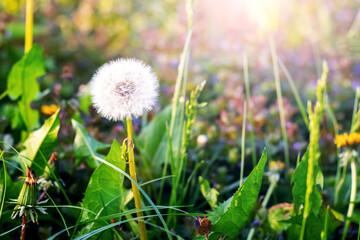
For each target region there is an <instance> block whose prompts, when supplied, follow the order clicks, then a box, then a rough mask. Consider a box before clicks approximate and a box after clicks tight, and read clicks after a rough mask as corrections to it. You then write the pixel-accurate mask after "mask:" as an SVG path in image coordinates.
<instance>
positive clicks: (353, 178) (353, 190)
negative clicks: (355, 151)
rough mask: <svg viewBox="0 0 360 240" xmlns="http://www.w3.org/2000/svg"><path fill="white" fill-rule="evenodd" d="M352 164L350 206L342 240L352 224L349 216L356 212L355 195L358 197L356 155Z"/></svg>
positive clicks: (352, 159)
mask: <svg viewBox="0 0 360 240" xmlns="http://www.w3.org/2000/svg"><path fill="white" fill-rule="evenodd" d="M350 165H351V195H350V203H349V208H348V212H347V220H346V222H345V227H344V231H343V234H342V237H341V240H345V239H346V235H347V230H348V228H349V225H350V220H349V218H350V217H351V216H352V214H353V212H354V208H355V202H354V201H355V197H356V163H355V160H354V157H352V158H351V164H350Z"/></svg>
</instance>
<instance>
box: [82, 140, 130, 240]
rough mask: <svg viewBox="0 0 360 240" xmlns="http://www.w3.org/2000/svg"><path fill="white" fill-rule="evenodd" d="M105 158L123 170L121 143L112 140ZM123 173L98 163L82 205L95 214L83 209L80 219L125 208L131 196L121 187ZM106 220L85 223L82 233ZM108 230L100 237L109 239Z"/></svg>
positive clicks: (90, 218)
mask: <svg viewBox="0 0 360 240" xmlns="http://www.w3.org/2000/svg"><path fill="white" fill-rule="evenodd" d="M105 160H106V161H107V162H109V163H111V164H113V165H115V166H117V167H118V168H120V169H121V170H123V171H125V168H126V159H125V156H124V154H123V149H122V147H121V145H120V144H119V143H118V142H117V141H116V140H114V141H113V143H112V145H111V148H110V151H109V154H108V155H107V156H106V158H105ZM123 182H124V175H122V174H120V173H119V172H118V171H116V170H115V169H113V168H112V167H110V166H108V165H106V164H103V163H102V164H100V165H99V166H98V167H97V168H96V169H95V171H94V172H93V174H92V175H91V178H90V181H89V184H88V186H87V188H86V192H85V197H84V199H83V200H82V206H83V207H84V208H86V209H88V210H90V211H92V212H94V213H96V215H93V214H90V213H89V212H88V211H84V212H83V214H82V217H81V221H82V222H83V221H87V220H94V219H98V218H99V217H101V216H106V215H109V214H114V213H118V212H120V211H121V210H123V209H124V208H125V205H126V204H127V203H128V201H129V200H130V199H131V198H132V194H131V195H129V193H130V192H129V191H128V190H127V189H125V188H124V187H123ZM107 224H108V223H107V222H102V221H100V220H98V221H96V222H93V223H90V224H88V225H86V227H85V228H84V229H83V233H87V232H90V231H92V230H94V229H96V228H100V227H103V226H105V225H107ZM109 233H110V231H106V232H105V233H104V234H105V235H102V236H101V237H102V238H104V239H110V238H111V235H110V236H109V235H108V234H109Z"/></svg>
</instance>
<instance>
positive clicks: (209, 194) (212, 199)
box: [199, 176, 219, 211]
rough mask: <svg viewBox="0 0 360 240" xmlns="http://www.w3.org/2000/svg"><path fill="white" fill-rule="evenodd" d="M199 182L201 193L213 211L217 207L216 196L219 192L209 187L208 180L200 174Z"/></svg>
mask: <svg viewBox="0 0 360 240" xmlns="http://www.w3.org/2000/svg"><path fill="white" fill-rule="evenodd" d="M199 184H200V191H201V193H202V195H203V196H204V198H205V199H206V201H207V202H208V203H209V205H210V207H211V208H212V209H213V210H214V211H215V209H216V208H217V198H218V195H219V192H218V191H217V190H216V189H215V188H211V187H210V185H209V182H208V181H207V180H206V179H204V178H202V177H201V176H200V177H199Z"/></svg>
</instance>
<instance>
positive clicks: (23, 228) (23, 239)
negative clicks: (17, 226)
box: [20, 213, 26, 240]
mask: <svg viewBox="0 0 360 240" xmlns="http://www.w3.org/2000/svg"><path fill="white" fill-rule="evenodd" d="M25 233H26V214H25V213H24V214H23V216H22V226H21V236H20V240H25Z"/></svg>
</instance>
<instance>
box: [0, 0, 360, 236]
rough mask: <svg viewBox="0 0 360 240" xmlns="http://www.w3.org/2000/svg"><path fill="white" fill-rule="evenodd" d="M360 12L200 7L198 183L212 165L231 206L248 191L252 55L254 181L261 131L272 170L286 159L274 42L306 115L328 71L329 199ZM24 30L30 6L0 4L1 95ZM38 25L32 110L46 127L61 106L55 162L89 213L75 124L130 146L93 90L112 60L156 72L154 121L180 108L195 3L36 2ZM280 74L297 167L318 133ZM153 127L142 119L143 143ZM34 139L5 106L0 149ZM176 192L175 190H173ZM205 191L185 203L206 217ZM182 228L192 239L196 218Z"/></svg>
mask: <svg viewBox="0 0 360 240" xmlns="http://www.w3.org/2000/svg"><path fill="white" fill-rule="evenodd" d="M359 6H360V1H353V0H341V1H340V0H339V1H335V0H296V1H295V0H294V1H287V0H212V1H209V0H196V1H195V2H194V21H193V27H194V29H193V38H192V39H191V53H190V64H189V78H188V84H187V91H188V94H187V96H189V92H190V91H191V90H193V89H194V87H195V86H196V85H198V84H199V83H200V82H202V81H203V80H207V83H206V86H205V89H204V90H203V92H202V94H201V97H200V102H207V105H206V106H205V107H203V108H200V109H199V112H198V117H197V121H196V123H195V125H194V129H193V134H192V137H191V142H190V144H189V147H188V152H187V153H188V159H189V161H188V166H189V169H188V174H189V173H191V172H192V169H194V166H195V165H196V164H197V163H198V162H200V161H202V160H205V162H206V163H207V164H204V165H202V166H201V167H200V168H199V174H198V175H202V176H204V178H205V179H208V180H209V181H210V183H211V186H213V187H214V188H216V189H217V190H219V192H220V194H221V196H220V200H219V202H221V201H222V200H225V199H227V198H228V197H230V196H231V193H232V192H233V191H234V190H235V189H236V188H237V187H238V183H239V177H238V176H239V171H240V164H239V163H240V155H241V154H240V152H241V143H240V141H241V137H240V136H241V129H242V121H243V112H244V107H243V106H244V101H245V86H244V67H243V65H244V56H247V60H248V65H249V78H250V92H251V97H250V110H251V114H252V116H253V121H254V125H253V126H251V125H250V124H248V125H247V126H246V143H245V145H246V154H245V175H247V174H248V173H249V172H250V171H251V170H252V164H250V163H251V154H252V150H251V142H250V140H249V139H250V134H251V132H252V130H253V131H254V133H255V145H256V146H255V147H256V155H257V159H258V158H259V156H260V153H261V152H262V150H263V148H264V146H268V151H269V152H268V153H269V158H270V160H273V161H277V160H281V161H283V160H284V144H283V141H282V140H283V139H282V137H281V127H280V118H279V109H278V103H277V94H276V88H275V81H274V71H273V64H272V58H271V51H270V41H271V39H272V40H273V42H274V45H275V48H276V52H277V56H278V58H279V59H280V60H281V62H283V64H284V65H285V67H286V68H287V70H288V72H289V73H290V75H291V76H292V78H293V79H294V83H295V86H296V89H297V90H298V91H299V93H300V98H301V100H302V102H303V104H304V105H305V106H306V102H307V101H308V100H311V101H312V102H314V100H315V99H316V96H315V90H316V82H317V79H318V78H319V77H320V76H321V73H322V61H323V60H325V61H326V62H327V64H328V67H329V74H328V85H327V92H328V104H329V106H330V108H328V109H331V110H332V111H333V115H332V112H331V111H329V110H327V111H326V118H325V119H324V121H323V122H322V126H321V139H320V147H321V153H322V155H321V160H320V161H321V163H320V164H321V167H322V170H323V172H324V175H325V176H329V177H326V179H325V185H326V186H327V187H326V188H325V189H328V190H329V191H331V188H332V187H333V181H334V178H335V172H336V165H337V160H336V146H335V144H334V120H336V121H337V123H338V124H337V126H338V128H339V132H340V133H342V132H344V131H349V126H350V124H351V117H352V111H353V105H354V96H355V90H356V88H357V87H360V80H359V78H360V61H359V57H360V35H359V30H360V14H359ZM24 23H25V0H1V1H0V95H1V93H3V92H4V91H5V90H6V86H7V77H8V74H9V72H10V70H11V67H12V66H13V65H14V63H15V62H17V61H18V60H19V59H20V58H21V57H22V56H23V54H24V36H25V34H24V33H25V24H24ZM34 24H35V26H34V43H36V44H38V45H39V46H40V47H41V49H42V50H43V52H44V55H45V59H46V62H45V63H46V72H47V74H46V75H45V76H44V77H41V78H39V79H38V81H39V83H40V88H41V91H42V94H41V97H39V98H38V99H39V100H37V101H34V102H32V104H31V107H32V108H33V109H37V110H39V112H41V116H40V117H41V122H44V120H45V119H47V118H48V117H49V115H51V113H53V111H51V109H50V110H48V111H44V110H43V108H42V107H43V106H44V105H50V104H55V105H56V106H55V110H56V109H57V106H60V107H61V111H60V122H61V128H60V132H59V135H58V138H59V140H60V141H59V145H58V146H57V147H56V151H57V152H58V153H59V159H62V160H66V161H59V165H60V166H59V172H60V177H61V179H64V181H65V183H66V190H67V193H68V194H69V196H70V197H71V199H72V200H73V202H79V201H81V199H82V198H83V193H84V192H85V189H86V186H87V183H88V180H89V178H90V176H91V172H92V171H93V169H91V168H89V167H87V166H86V161H83V162H81V164H78V163H75V157H74V152H73V139H74V136H75V131H74V130H73V127H72V125H71V119H72V118H74V119H77V120H78V121H79V122H82V124H83V125H84V126H85V128H86V129H87V131H88V132H89V135H90V136H91V137H92V138H94V139H96V140H98V141H101V142H103V143H108V144H110V143H111V142H112V141H113V139H117V140H122V139H124V135H125V131H124V127H123V125H122V123H113V122H109V121H107V120H105V119H101V118H100V116H99V115H98V114H97V113H96V112H95V110H94V109H93V108H92V106H91V98H90V95H89V90H88V87H87V85H86V84H87V83H88V82H89V81H90V79H91V77H92V75H93V74H94V72H95V71H96V69H97V68H98V67H100V66H101V65H102V64H104V63H105V62H107V61H109V60H111V59H115V58H119V57H135V58H139V59H142V60H143V61H144V62H146V63H148V64H149V65H151V66H152V67H153V69H154V71H155V72H156V73H157V75H158V77H159V79H160V83H161V85H160V86H161V89H160V91H161V92H160V101H159V103H158V105H157V106H156V108H155V109H154V111H153V112H151V113H149V114H148V116H147V119H148V120H149V121H150V120H151V119H152V118H153V117H154V116H155V115H156V114H157V113H159V112H160V111H161V110H162V109H164V108H165V107H166V106H167V105H169V104H170V103H171V99H172V96H173V93H174V87H175V81H176V76H177V68H178V65H179V60H180V54H181V52H182V49H183V47H184V43H185V39H186V34H187V16H186V1H175V0H163V1H154V0H149V1H142V0H133V1H126V0H106V1H105V0H103V1H101V0H81V1H80V0H35V13H34ZM279 74H280V80H281V90H282V94H283V104H284V108H285V123H286V132H287V136H288V142H289V151H290V160H291V162H292V166H295V163H296V159H297V156H298V154H299V153H300V154H303V153H304V152H305V150H306V147H307V144H308V137H309V136H308V130H307V127H306V125H305V123H304V121H303V118H302V116H301V113H300V111H299V107H298V105H297V103H296V101H295V97H294V93H293V92H292V90H291V88H290V85H289V83H288V81H287V78H286V75H285V72H284V70H283V69H282V68H279ZM333 117H335V118H333ZM145 119H146V118H145ZM144 123H146V121H142V120H141V119H135V120H134V129H135V131H136V132H137V133H139V132H140V131H141V127H142V126H143V124H144ZM24 129H25V128H24V126H23V123H22V122H21V119H20V115H19V111H18V108H17V105H16V103H15V102H13V101H11V100H10V99H9V98H7V97H5V98H4V99H2V100H1V103H0V140H2V141H5V142H7V143H9V144H11V145H13V146H15V147H17V148H20V147H21V140H24V139H23V138H24V136H25V135H24V134H22V131H23V130H24ZM105 153H106V152H104V154H105ZM140 171H141V173H140V174H139V175H140V176H142V177H143V179H141V180H142V181H144V182H145V181H146V180H151V179H154V178H156V177H159V176H160V175H161V171H162V169H160V168H159V169H145V168H140ZM12 175H13V176H15V175H14V174H12ZM196 179H197V178H196V177H195V178H194V183H196V181H197V180H196ZM15 180H16V179H15V177H14V181H15ZM281 181H282V183H284V182H286V181H287V182H288V183H289V181H290V179H289V177H288V176H287V177H284V178H282V179H281ZM195 185H196V184H194V186H195ZM265 185H266V184H265ZM158 187H159V186H157V185H156V186H155V187H154V189H155V190H154V191H157V188H158ZM149 189H150V188H149ZM149 189H148V191H151V189H150V190H149ZM169 189H170V188H169V186H168V185H165V191H169ZM264 189H265V188H264ZM264 189H262V194H263V193H264ZM344 189H345V188H344ZM198 190H199V189H197V191H195V190H194V191H193V192H196V194H194V195H195V196H194V197H193V198H192V199H193V201H192V200H191V201H190V200H189V201H188V202H184V204H187V203H189V204H194V205H192V207H191V208H190V209H189V212H191V211H196V212H199V211H200V210H201V211H203V210H204V211H205V210H207V209H208V208H207V206H205V204H204V199H203V198H202V197H201V195H200V194H199V191H198ZM290 192H291V187H290V184H288V185H285V184H279V187H278V189H277V192H276V193H274V199H275V200H274V202H275V203H280V202H286V201H290V200H291V196H290V194H289V193H290ZM196 204H198V205H196ZM69 215H70V214H69ZM189 219H190V218H189ZM73 220H74V221H75V220H76V219H73ZM184 224H185V225H186V224H187V228H188V233H187V234H188V235H189V236H190V233H191V231H193V219H190V220H189V221H188V223H186V222H185V223H184ZM57 228H58V229H61V228H60V227H59V226H58V227H57ZM48 232H50V230H49V231H48ZM47 234H49V233H47Z"/></svg>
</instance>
